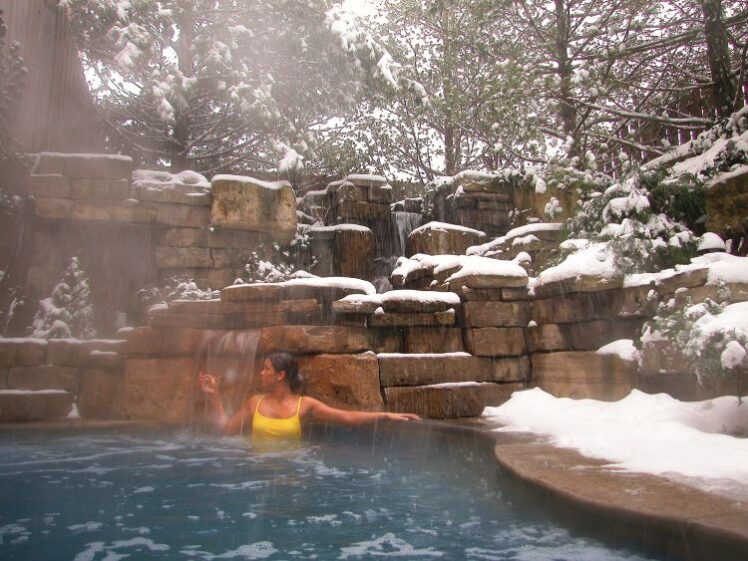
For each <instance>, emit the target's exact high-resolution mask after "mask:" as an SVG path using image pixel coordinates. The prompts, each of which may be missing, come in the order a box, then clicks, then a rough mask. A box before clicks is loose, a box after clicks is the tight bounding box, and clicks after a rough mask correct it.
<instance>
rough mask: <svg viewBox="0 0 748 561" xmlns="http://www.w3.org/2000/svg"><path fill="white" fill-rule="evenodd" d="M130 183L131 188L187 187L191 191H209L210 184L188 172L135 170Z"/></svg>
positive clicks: (197, 175) (200, 176) (201, 177)
mask: <svg viewBox="0 0 748 561" xmlns="http://www.w3.org/2000/svg"><path fill="white" fill-rule="evenodd" d="M132 181H133V186H143V187H144V188H148V189H152V190H157V189H173V188H182V189H184V188H185V187H189V188H190V190H191V191H208V190H210V182H209V181H208V180H207V179H206V178H205V176H204V175H202V174H199V173H197V172H195V171H190V170H185V171H181V172H179V173H169V172H168V171H156V170H147V169H136V170H135V171H133V172H132Z"/></svg>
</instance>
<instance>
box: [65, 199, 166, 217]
mask: <svg viewBox="0 0 748 561" xmlns="http://www.w3.org/2000/svg"><path fill="white" fill-rule="evenodd" d="M157 212H158V210H157V209H156V207H155V206H153V205H152V204H151V203H142V202H140V201H135V200H134V199H128V200H125V201H107V200H103V201H96V200H78V201H75V202H74V204H73V208H72V210H71V212H70V219H71V220H80V221H99V222H102V221H103V222H138V223H140V222H142V223H150V222H154V221H155V220H156V216H157Z"/></svg>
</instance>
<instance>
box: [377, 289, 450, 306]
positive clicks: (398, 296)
mask: <svg viewBox="0 0 748 561" xmlns="http://www.w3.org/2000/svg"><path fill="white" fill-rule="evenodd" d="M379 296H380V297H381V299H382V302H383V303H384V302H421V303H424V304H436V303H439V304H449V305H452V306H453V305H456V304H459V303H460V297H459V296H457V294H455V293H454V292H432V291H427V290H391V291H390V292H385V293H384V294H380V295H379Z"/></svg>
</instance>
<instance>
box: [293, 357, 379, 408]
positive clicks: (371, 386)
mask: <svg viewBox="0 0 748 561" xmlns="http://www.w3.org/2000/svg"><path fill="white" fill-rule="evenodd" d="M299 370H300V372H301V373H302V376H303V378H304V383H305V389H304V393H306V394H307V395H310V396H312V397H315V398H317V399H319V400H321V401H323V402H324V403H326V404H328V405H331V406H333V407H339V408H342V409H361V410H367V411H378V410H381V409H382V407H383V405H384V402H383V401H382V394H381V393H380V389H379V365H378V363H377V357H376V355H375V354H374V353H372V352H366V353H361V354H319V355H311V356H303V357H301V358H300V360H299Z"/></svg>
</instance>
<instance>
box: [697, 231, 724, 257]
mask: <svg viewBox="0 0 748 561" xmlns="http://www.w3.org/2000/svg"><path fill="white" fill-rule="evenodd" d="M697 251H699V252H700V253H701V252H706V251H725V242H724V241H722V238H720V237H719V236H718V235H717V234H715V233H714V232H705V233H704V235H703V236H701V239H700V240H699V246H698V248H697Z"/></svg>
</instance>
